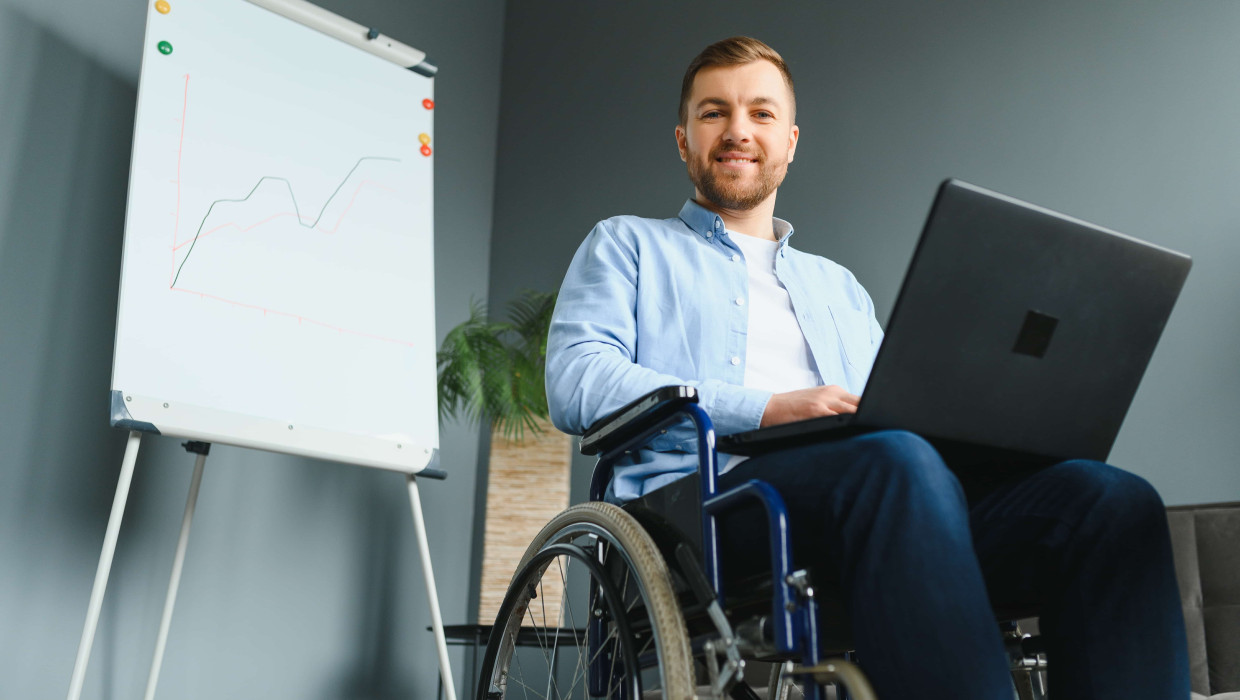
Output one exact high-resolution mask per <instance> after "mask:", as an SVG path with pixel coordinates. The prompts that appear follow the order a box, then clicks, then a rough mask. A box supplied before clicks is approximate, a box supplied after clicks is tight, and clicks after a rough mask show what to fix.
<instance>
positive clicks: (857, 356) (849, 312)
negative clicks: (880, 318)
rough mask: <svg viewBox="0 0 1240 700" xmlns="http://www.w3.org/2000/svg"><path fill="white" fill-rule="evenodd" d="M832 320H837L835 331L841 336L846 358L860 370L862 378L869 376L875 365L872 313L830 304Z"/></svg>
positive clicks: (853, 367)
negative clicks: (871, 336) (871, 323)
mask: <svg viewBox="0 0 1240 700" xmlns="http://www.w3.org/2000/svg"><path fill="white" fill-rule="evenodd" d="M828 308H829V309H830V310H831V320H832V321H834V322H835V332H836V333H838V334H839V337H840V347H841V348H843V352H844V359H845V360H846V361H847V362H848V365H849V366H850V367H851V368H852V369H854V370H856V371H857V372H859V373H860V374H861V377H862V378H865V377H868V376H869V374H870V368H871V367H873V366H874V344H873V343H872V342H871V341H870V315H869V314H868V313H866V312H864V311H858V310H856V309H850V308H847V307H840V306H830V307H828Z"/></svg>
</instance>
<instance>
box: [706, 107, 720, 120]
mask: <svg viewBox="0 0 1240 700" xmlns="http://www.w3.org/2000/svg"><path fill="white" fill-rule="evenodd" d="M721 116H723V115H722V114H721V113H720V112H719V110H717V109H712V110H711V111H709V112H706V113H705V114H703V115H702V118H703V119H718V118H719V117H721Z"/></svg>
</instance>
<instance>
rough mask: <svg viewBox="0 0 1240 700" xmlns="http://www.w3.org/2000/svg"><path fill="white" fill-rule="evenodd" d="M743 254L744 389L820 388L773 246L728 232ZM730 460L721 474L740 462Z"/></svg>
mask: <svg viewBox="0 0 1240 700" xmlns="http://www.w3.org/2000/svg"><path fill="white" fill-rule="evenodd" d="M728 235H729V236H730V237H731V239H732V242H733V243H735V244H736V245H737V247H739V248H740V249H741V252H742V253H744V254H745V266H746V267H747V268H748V271H749V299H748V304H749V330H748V332H747V334H746V340H745V387H746V388H750V389H763V390H766V391H770V392H773V393H776V394H778V393H782V392H785V391H794V390H796V389H807V388H809V387H814V386H818V385H819V384H822V380H821V379H820V378H819V376H818V369H817V367H816V366H815V365H814V360H813V358H812V357H811V356H810V352H809V343H807V342H805V334H804V333H802V332H801V325H800V324H799V323H797V317H796V314H794V313H793V311H792V299H790V298H789V297H788V290H787V289H784V285H783V284H781V283H780V281H779V279H778V278H777V277H776V276H775V255H776V254H777V253H778V252H779V241H768V240H766V239H763V238H755V237H754V236H747V235H745V234H743V233H737V232H735V231H728ZM745 459H746V458H745V457H741V456H736V455H734V456H732V457H731V458H729V459H728V462H727V464H726V465H725V466H724V469H723V471H727V470H729V469H731V468H732V467H735V466H736V465H737V464H740V463H741V462H743V461H745Z"/></svg>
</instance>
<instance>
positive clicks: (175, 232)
mask: <svg viewBox="0 0 1240 700" xmlns="http://www.w3.org/2000/svg"><path fill="white" fill-rule="evenodd" d="M189 77H190V76H189V74H188V73H187V74H186V75H185V89H184V96H183V99H182V104H181V119H180V122H181V129H180V136H179V140H178V142H177V179H176V185H177V207H176V214H175V219H174V223H173V228H172V246H171V250H170V251H169V254H170V256H171V257H170V260H171V266H170V268H169V273H168V289H169V291H173V292H182V293H185V294H193V295H196V296H197V297H198V298H200V299H210V300H213V301H218V302H223V303H225V304H229V305H231V306H234V307H237V308H241V309H251V310H255V311H261V312H262V313H263V315H264V316H269V315H270V316H281V317H285V318H291V319H296V320H297V323H298V325H301V324H303V323H308V324H311V325H314V326H319V327H322V328H327V329H329V330H334V331H336V332H338V333H341V334H345V335H354V336H358V337H361V338H368V339H371V340H378V341H382V342H385V343H393V344H396V345H402V346H405V347H410V348H412V347H414V344H413V343H412V342H410V341H407V340H400V339H398V338H389V337H386V336H381V335H377V334H374V333H367V332H365V331H359V330H354V329H351V328H345V327H342V326H337V325H334V324H331V323H327V322H325V321H320V320H317V319H314V318H311V317H308V316H305V315H303V314H299V313H294V312H289V311H283V310H279V309H272V308H268V307H265V306H261V305H258V304H250V303H246V302H242V301H236V300H233V299H226V298H224V297H221V296H217V295H214V294H208V293H206V292H199V291H195V290H192V289H186V288H184V287H175V286H173V280H174V279H175V274H176V254H177V249H178V248H181V247H182V246H184V245H186V244H188V243H191V242H192V241H193V240H194V239H188V240H185V241H180V242H178V238H179V234H180V226H181V160H182V156H183V154H184V150H185V116H186V114H187V113H188V111H189ZM355 167H356V166H355ZM368 186H369V187H372V188H375V189H380V190H385V191H388V192H395V190H393V189H392V188H390V187H387V186H385V185H382V184H380V183H378V182H374V181H372V180H362V181H361V182H360V183H358V186H357V188H356V189H354V191H353V196H352V197H351V198H350V199H349V204H348V206H346V207H345V208H344V210H343V211H341V212H340V215H339V216H338V217H337V218H336V223H335V224H334V225H333V226H332V228H331V229H324V228H322V227H321V226H319V227H315V230H316V231H319V232H321V233H325V234H329V235H331V234H335V233H336V231H337V230H338V229H339V228H340V223H341V222H342V221H343V220H344V218H345V215H347V214H348V213H349V210H351V209H352V208H353V204H354V203H355V202H356V201H357V196H358V194H359V193H360V192H361V191H362V189H363V188H364V187H368ZM288 216H293V217H297V218H298V222H299V223H300V221H301V218H302V217H298V215H297V214H296V213H295V212H281V213H278V214H273V215H271V216H269V217H267V218H265V219H263V220H262V221H259V222H257V223H254V224H251V225H250V226H248V227H244V228H242V227H241V226H240V225H238V224H237V223H235V222H228V223H225V224H221V225H219V226H216V227H215V228H213V229H211V230H210V231H207V232H205V233H201V234H198V235H197V236H196V238H202V237H203V236H206V235H209V234H211V233H215V232H217V231H220V230H223V229H226V228H230V227H231V228H236V229H238V230H240V231H241V232H242V233H245V232H248V231H250V230H252V229H254V228H257V227H259V226H262V225H263V224H266V223H269V222H271V221H273V220H276V219H279V218H282V217H288Z"/></svg>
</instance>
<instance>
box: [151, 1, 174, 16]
mask: <svg viewBox="0 0 1240 700" xmlns="http://www.w3.org/2000/svg"><path fill="white" fill-rule="evenodd" d="M155 11H156V12H158V13H159V14H161V15H166V14H168V13H169V12H172V5H169V4H168V0H157V2H156V3H155Z"/></svg>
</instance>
